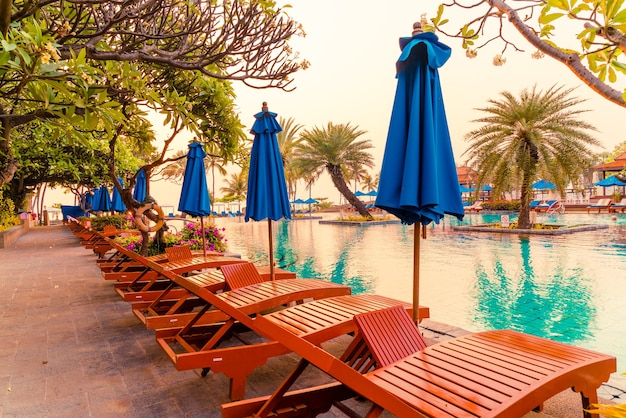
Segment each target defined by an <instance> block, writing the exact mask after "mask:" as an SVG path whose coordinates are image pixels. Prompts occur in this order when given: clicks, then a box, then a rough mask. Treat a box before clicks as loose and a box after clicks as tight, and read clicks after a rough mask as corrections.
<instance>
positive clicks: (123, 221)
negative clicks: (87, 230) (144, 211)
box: [79, 214, 137, 231]
mask: <svg viewBox="0 0 626 418" xmlns="http://www.w3.org/2000/svg"><path fill="white" fill-rule="evenodd" d="M79 220H80V222H81V223H82V224H84V223H85V222H87V221H89V223H90V224H91V228H92V229H95V230H96V231H102V230H104V227H105V226H115V227H117V228H118V229H137V227H136V226H135V222H133V217H132V216H129V215H127V214H115V215H107V216H92V217H86V216H81V217H80V218H79Z"/></svg>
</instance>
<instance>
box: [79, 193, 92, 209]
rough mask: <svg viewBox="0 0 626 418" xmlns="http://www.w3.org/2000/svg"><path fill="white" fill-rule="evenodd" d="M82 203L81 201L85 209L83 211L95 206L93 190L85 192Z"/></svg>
mask: <svg viewBox="0 0 626 418" xmlns="http://www.w3.org/2000/svg"><path fill="white" fill-rule="evenodd" d="M80 203H81V209H82V210H83V212H89V211H90V210H91V208H92V207H93V192H92V191H87V192H85V194H84V195H83V198H82V199H81V202H80Z"/></svg>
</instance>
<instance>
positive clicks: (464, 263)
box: [216, 213, 626, 371]
mask: <svg viewBox="0 0 626 418" xmlns="http://www.w3.org/2000/svg"><path fill="white" fill-rule="evenodd" d="M324 216H325V217H326V218H327V219H335V218H336V217H337V214H336V213H333V214H326V215H324ZM499 219H500V217H499V215H493V214H491V215H490V214H475V215H468V216H466V218H465V220H464V222H463V223H462V224H480V223H485V222H493V221H496V220H499ZM537 221H538V222H545V223H556V224H566V225H574V224H581V223H594V224H596V223H597V224H605V225H609V228H608V229H601V230H597V231H589V232H578V233H575V234H572V235H563V236H554V237H552V236H538V235H531V236H527V237H523V236H518V235H509V234H489V233H476V232H457V231H453V230H452V228H451V224H452V225H457V224H459V223H458V222H457V221H456V220H452V221H450V220H447V219H445V220H444V221H443V222H442V224H440V225H437V226H429V227H428V238H427V239H426V240H423V241H422V243H421V251H420V260H421V261H420V304H422V305H426V306H428V307H429V308H430V317H431V319H432V320H434V321H437V322H443V323H447V324H452V325H455V326H459V327H461V328H464V329H467V330H469V331H482V330H487V329H499V328H511V329H515V330H518V331H522V332H527V333H530V334H534V335H539V336H542V337H547V338H552V339H555V340H558V341H563V342H567V343H572V344H576V345H580V346H583V347H588V348H591V349H595V350H598V351H602V352H605V353H608V354H611V355H615V356H616V357H618V370H620V371H626V342H625V341H626V339H625V338H624V335H626V214H624V215H622V214H618V215H616V219H612V216H611V215H606V214H594V215H586V214H581V215H578V214H565V215H560V216H558V217H555V216H548V215H540V216H539V218H538V220H537ZM216 223H217V224H218V225H219V226H220V227H224V228H226V231H225V232H226V236H227V238H228V244H229V251H232V252H235V253H240V254H241V255H242V256H243V258H245V259H249V260H251V261H253V262H256V263H260V264H264V263H267V252H268V245H269V244H268V241H269V238H268V223H267V222H266V221H264V222H248V223H245V222H244V221H243V219H240V218H239V219H238V218H218V219H217V220H216ZM272 228H273V237H274V238H273V239H274V244H275V245H274V248H275V250H274V251H275V258H276V260H277V263H278V265H279V266H280V267H281V268H284V269H287V270H290V271H294V272H296V273H297V275H298V276H299V277H318V278H323V279H325V280H330V281H333V282H336V283H342V284H346V285H349V286H351V287H352V289H353V292H354V293H374V294H381V295H385V296H389V297H394V298H396V299H401V300H406V301H410V300H411V294H412V290H411V289H412V277H413V242H414V235H413V227H407V226H404V225H400V224H395V225H372V226H364V227H358V226H337V225H325V224H319V222H318V220H297V221H279V222H274V223H272Z"/></svg>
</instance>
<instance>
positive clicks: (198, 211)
mask: <svg viewBox="0 0 626 418" xmlns="http://www.w3.org/2000/svg"><path fill="white" fill-rule="evenodd" d="M204 157H206V153H205V152H204V150H203V149H202V144H200V143H198V142H192V143H191V144H189V152H188V153H187V165H186V166H185V174H184V176H183V188H182V190H181V193H180V200H179V201H178V210H179V211H181V212H185V213H187V214H189V215H191V216H199V217H200V226H201V228H202V248H203V249H204V255H206V237H205V234H204V217H205V216H209V215H210V214H211V202H210V199H209V188H208V187H207V182H206V171H205V168H204V167H205V166H204Z"/></svg>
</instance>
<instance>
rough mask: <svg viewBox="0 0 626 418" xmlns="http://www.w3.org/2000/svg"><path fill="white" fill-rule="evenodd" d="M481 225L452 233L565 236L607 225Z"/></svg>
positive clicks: (458, 229) (462, 227)
mask: <svg viewBox="0 0 626 418" xmlns="http://www.w3.org/2000/svg"><path fill="white" fill-rule="evenodd" d="M485 225H487V224H482V225H475V226H474V225H466V226H453V227H452V230H453V231H471V232H491V233H495V234H518V235H565V234H573V233H575V232H586V231H596V230H598V229H607V228H608V227H609V226H608V225H599V224H598V225H596V224H585V225H579V226H572V227H565V228H563V229H509V228H493V227H489V226H485Z"/></svg>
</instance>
